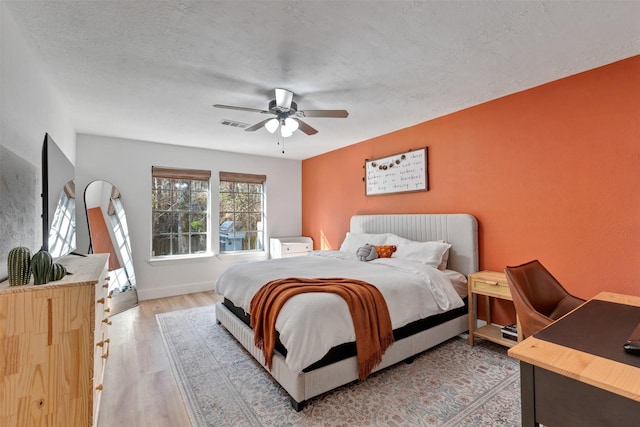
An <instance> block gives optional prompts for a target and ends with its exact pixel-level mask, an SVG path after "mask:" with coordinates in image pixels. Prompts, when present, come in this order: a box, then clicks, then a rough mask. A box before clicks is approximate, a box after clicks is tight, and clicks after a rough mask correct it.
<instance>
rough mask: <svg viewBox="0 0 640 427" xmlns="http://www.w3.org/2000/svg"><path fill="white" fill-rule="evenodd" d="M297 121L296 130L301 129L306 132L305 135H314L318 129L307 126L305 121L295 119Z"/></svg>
mask: <svg viewBox="0 0 640 427" xmlns="http://www.w3.org/2000/svg"><path fill="white" fill-rule="evenodd" d="M295 120H297V121H298V123H299V125H300V126H298V130H301V131H302V132H304V133H306V134H307V135H315V134H316V133H318V131H317V130H316V129H314V128H312V127H311V126H309V125H308V124H306V123H305V122H303V121H302V120H300V119H295Z"/></svg>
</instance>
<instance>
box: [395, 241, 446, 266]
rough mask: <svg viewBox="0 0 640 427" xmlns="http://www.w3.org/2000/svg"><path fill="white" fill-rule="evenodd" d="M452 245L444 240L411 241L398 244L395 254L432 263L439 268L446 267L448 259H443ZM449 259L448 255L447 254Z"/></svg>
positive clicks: (398, 256) (399, 256) (424, 262)
mask: <svg viewBox="0 0 640 427" xmlns="http://www.w3.org/2000/svg"><path fill="white" fill-rule="evenodd" d="M449 248H451V245H450V244H449V243H444V242H410V243H402V244H399V245H397V250H396V252H395V253H394V254H393V256H394V257H396V258H401V259H408V260H412V261H418V262H421V263H423V264H427V265H431V266H433V267H435V268H437V269H439V270H444V268H446V261H447V260H444V262H443V259H444V257H445V253H447V252H448V251H449ZM447 259H448V256H447Z"/></svg>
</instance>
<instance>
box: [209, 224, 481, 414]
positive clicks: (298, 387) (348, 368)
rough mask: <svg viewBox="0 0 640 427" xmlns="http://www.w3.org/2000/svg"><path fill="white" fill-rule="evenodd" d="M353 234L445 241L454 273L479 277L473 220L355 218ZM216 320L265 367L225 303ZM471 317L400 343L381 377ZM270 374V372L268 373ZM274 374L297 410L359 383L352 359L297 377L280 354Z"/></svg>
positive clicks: (456, 331) (386, 361) (250, 335)
mask: <svg viewBox="0 0 640 427" xmlns="http://www.w3.org/2000/svg"><path fill="white" fill-rule="evenodd" d="M351 232H353V233H394V234H396V235H398V236H401V237H404V238H407V239H411V240H416V241H429V240H444V241H446V242H448V243H451V250H450V254H449V262H448V268H449V269H451V270H456V271H459V272H461V273H463V274H464V275H469V274H470V273H473V272H476V271H478V223H477V221H476V219H475V218H474V217H473V216H472V215H469V214H398V215H355V216H353V217H352V218H351ZM216 318H217V320H218V322H219V323H221V324H222V325H223V326H224V327H225V328H226V329H227V330H228V331H229V332H230V333H231V334H232V335H233V336H234V337H235V338H236V339H237V340H238V341H239V342H240V343H241V344H242V346H243V347H244V348H245V349H247V351H248V352H249V353H251V355H252V356H253V357H254V358H255V359H256V360H257V361H259V362H260V363H262V365H263V366H265V365H264V357H263V355H262V351H261V350H259V349H258V348H256V347H255V345H254V344H253V330H251V328H249V327H248V326H247V325H246V324H245V323H244V322H242V321H241V320H240V319H238V318H237V317H236V316H235V315H234V314H233V313H232V312H231V311H230V310H229V309H227V308H226V307H225V306H224V305H223V304H222V303H218V304H216ZM468 318H469V316H468V315H464V316H461V317H457V318H455V319H452V320H449V321H447V322H445V323H442V324H440V325H438V326H435V327H433V328H430V329H427V330H425V331H422V332H419V333H417V334H415V335H411V336H409V337H406V338H403V339H401V340H398V341H395V342H394V343H393V344H392V345H391V347H389V348H388V349H387V351H386V352H385V354H384V355H383V357H382V363H380V365H378V366H377V367H376V368H375V369H374V372H375V371H378V370H380V369H384V368H386V367H388V366H391V365H393V364H396V363H398V362H401V361H403V360H406V359H410V358H411V357H412V356H414V355H416V354H419V353H421V352H423V351H425V350H428V349H429V348H431V347H434V346H436V345H438V344H440V343H442V342H444V341H446V340H448V339H450V338H453V337H455V336H456V335H459V334H461V333H463V332H465V331H467V330H468V328H469V323H468ZM265 369H267V368H266V367H265ZM270 374H271V375H272V376H273V378H275V380H276V381H277V382H278V383H279V384H280V385H281V386H282V387H283V388H284V389H285V390H286V391H287V393H289V395H290V396H291V404H292V406H293V407H294V408H295V409H296V410H297V411H299V410H301V409H302V408H303V407H304V404H305V402H306V401H307V400H308V399H310V398H312V397H315V396H318V395H320V394H322V393H325V392H327V391H329V390H333V389H334V388H337V387H340V386H342V385H345V384H348V383H350V382H352V381H355V380H357V379H358V362H357V358H356V357H355V356H354V357H351V358H348V359H345V360H341V361H339V362H336V363H333V364H331V365H327V366H324V367H322V368H319V369H315V370H313V371H311V372H306V373H305V372H294V371H291V370H290V369H289V368H288V366H287V364H286V363H285V359H284V357H283V356H282V355H280V353H278V352H276V353H275V354H274V357H273V367H272V370H271V371H270Z"/></svg>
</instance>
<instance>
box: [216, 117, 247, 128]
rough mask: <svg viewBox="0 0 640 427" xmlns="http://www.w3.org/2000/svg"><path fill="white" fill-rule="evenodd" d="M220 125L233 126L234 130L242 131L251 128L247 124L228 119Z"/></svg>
mask: <svg viewBox="0 0 640 427" xmlns="http://www.w3.org/2000/svg"><path fill="white" fill-rule="evenodd" d="M220 124H221V125H225V126H231V127H232V128H240V129H245V128H248V127H249V124H247V123H242V122H236V121H234V120H227V119H223V120H222V121H221V122H220Z"/></svg>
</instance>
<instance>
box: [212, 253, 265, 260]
mask: <svg viewBox="0 0 640 427" xmlns="http://www.w3.org/2000/svg"><path fill="white" fill-rule="evenodd" d="M216 256H217V257H218V258H220V259H227V260H230V259H233V260H245V259H246V260H262V259H269V254H268V253H267V251H256V252H225V253H219V254H217V255H216Z"/></svg>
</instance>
